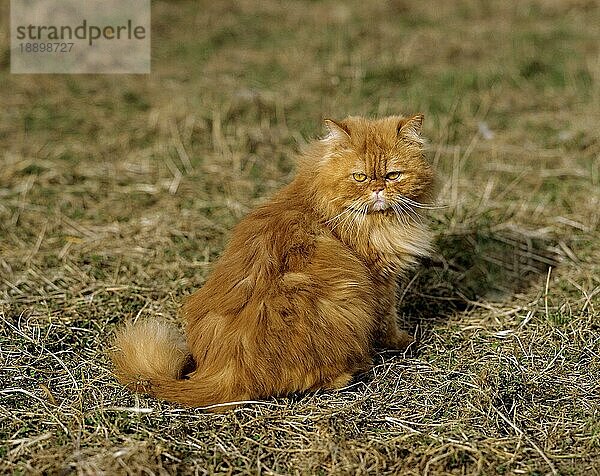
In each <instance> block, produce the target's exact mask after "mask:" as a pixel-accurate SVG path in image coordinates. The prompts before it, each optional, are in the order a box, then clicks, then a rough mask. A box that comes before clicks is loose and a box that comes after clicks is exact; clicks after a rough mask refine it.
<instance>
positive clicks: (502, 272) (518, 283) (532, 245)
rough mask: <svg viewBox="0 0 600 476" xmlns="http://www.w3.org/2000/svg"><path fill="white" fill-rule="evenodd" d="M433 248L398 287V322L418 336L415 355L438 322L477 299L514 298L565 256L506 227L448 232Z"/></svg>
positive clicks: (548, 243) (501, 300)
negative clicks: (431, 252) (429, 255)
mask: <svg viewBox="0 0 600 476" xmlns="http://www.w3.org/2000/svg"><path fill="white" fill-rule="evenodd" d="M435 249H436V252H435V253H434V254H433V256H432V257H431V258H429V259H427V260H425V261H423V263H422V265H421V266H420V268H419V269H418V270H417V271H416V273H415V274H413V275H412V276H409V277H408V279H406V280H403V281H402V282H401V283H399V287H398V316H399V319H400V322H399V324H400V326H401V327H402V328H404V329H405V330H407V331H408V332H409V333H411V334H412V335H415V337H416V342H415V343H414V344H413V345H412V346H411V349H410V353H411V354H412V355H418V354H419V341H420V340H422V339H423V338H424V337H425V336H426V334H427V333H428V332H431V329H432V328H433V327H434V326H436V325H439V324H440V323H441V322H443V321H445V320H447V319H449V318H450V317H451V316H454V315H456V313H461V312H465V311H467V310H468V309H470V308H472V307H473V306H476V305H477V303H490V302H493V303H508V302H510V301H511V300H513V299H514V297H515V295H517V294H519V293H522V292H525V291H527V289H528V288H530V286H532V285H534V284H536V283H539V282H540V281H543V280H544V279H545V277H546V275H547V273H548V269H549V268H550V267H553V268H554V267H556V266H557V265H558V264H559V262H560V260H561V258H562V251H561V250H559V249H558V248H556V247H555V246H554V245H553V243H552V242H551V241H550V240H549V239H544V238H540V237H535V236H531V235H530V234H527V233H526V232H525V231H522V230H517V229H506V228H505V229H501V230H493V229H490V228H487V229H486V228H484V227H482V228H481V229H477V230H469V232H466V233H462V234H444V235H441V236H439V237H438V239H437V240H436V242H435Z"/></svg>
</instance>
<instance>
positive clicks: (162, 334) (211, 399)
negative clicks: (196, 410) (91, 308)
mask: <svg viewBox="0 0 600 476" xmlns="http://www.w3.org/2000/svg"><path fill="white" fill-rule="evenodd" d="M113 348H114V350H113V351H112V353H111V358H112V361H113V364H114V366H115V375H116V376H117V379H118V380H119V382H121V383H122V384H123V385H125V386H127V387H128V388H130V389H131V390H134V391H136V392H140V393H148V394H150V395H153V396H155V397H158V398H162V399H165V400H170V401H172V402H176V403H180V404H183V405H186V406H196V407H201V406H208V405H213V404H216V403H221V402H223V401H227V397H228V395H227V394H228V393H229V392H227V391H225V389H222V388H220V387H222V385H223V382H222V381H221V382H219V381H216V380H215V379H214V378H210V377H207V378H202V379H201V380H200V379H198V378H197V377H196V378H190V379H187V378H183V377H184V375H183V374H184V370H185V369H186V368H187V367H188V366H189V365H190V364H191V363H192V357H191V355H190V352H189V350H188V349H187V347H186V344H185V339H184V337H183V335H182V334H181V333H180V332H179V331H178V330H177V329H176V328H175V327H173V326H171V325H170V324H168V323H166V322H163V321H160V320H157V319H147V320H144V321H139V322H135V323H133V322H129V323H127V324H125V325H124V326H123V327H122V328H121V329H120V330H119V331H117V333H116V334H115V338H114V345H113Z"/></svg>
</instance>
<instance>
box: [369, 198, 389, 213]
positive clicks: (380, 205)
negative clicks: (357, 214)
mask: <svg viewBox="0 0 600 476" xmlns="http://www.w3.org/2000/svg"><path fill="white" fill-rule="evenodd" d="M388 208H389V205H388V204H387V202H386V200H384V199H383V198H377V199H376V200H374V201H373V203H372V204H371V210H372V211H374V212H382V211H384V210H387V209H388Z"/></svg>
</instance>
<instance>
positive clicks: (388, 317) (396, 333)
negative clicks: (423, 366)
mask: <svg viewBox="0 0 600 476" xmlns="http://www.w3.org/2000/svg"><path fill="white" fill-rule="evenodd" d="M388 296H389V298H388V300H387V302H385V303H382V304H383V309H382V312H381V315H382V317H381V320H380V321H379V329H378V330H377V333H376V338H375V344H376V346H378V347H383V348H386V349H394V350H406V349H407V348H408V346H409V345H410V344H412V343H413V342H414V338H413V337H412V336H411V335H410V334H409V333H408V332H406V331H404V330H401V329H400V328H399V327H398V313H397V311H396V284H395V282H394V283H393V285H390V289H389V291H388Z"/></svg>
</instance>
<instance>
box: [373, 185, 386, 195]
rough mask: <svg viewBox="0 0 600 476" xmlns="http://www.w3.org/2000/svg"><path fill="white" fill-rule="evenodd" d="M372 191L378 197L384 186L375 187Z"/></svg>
mask: <svg viewBox="0 0 600 476" xmlns="http://www.w3.org/2000/svg"><path fill="white" fill-rule="evenodd" d="M371 190H372V191H373V192H375V194H376V195H377V194H378V193H379V192H383V185H373V188H371Z"/></svg>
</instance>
